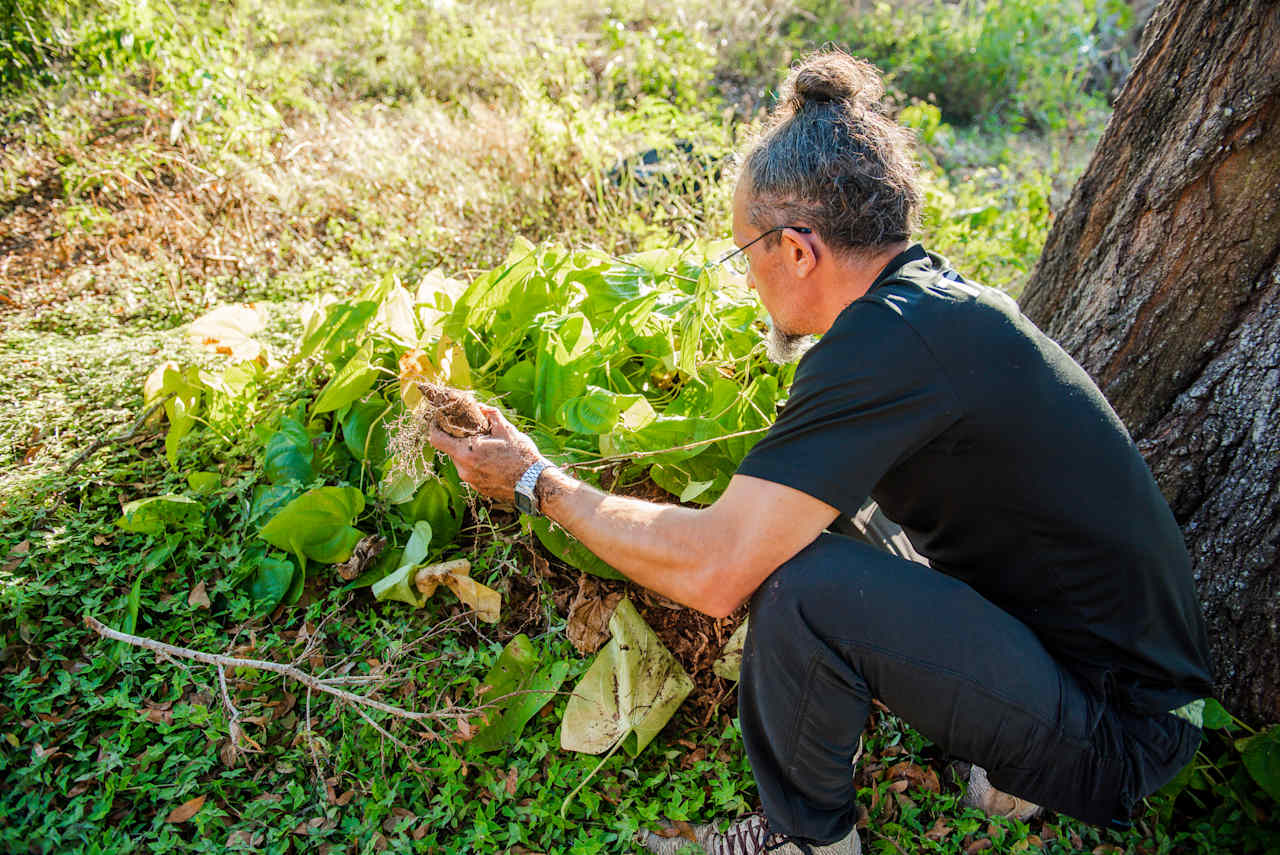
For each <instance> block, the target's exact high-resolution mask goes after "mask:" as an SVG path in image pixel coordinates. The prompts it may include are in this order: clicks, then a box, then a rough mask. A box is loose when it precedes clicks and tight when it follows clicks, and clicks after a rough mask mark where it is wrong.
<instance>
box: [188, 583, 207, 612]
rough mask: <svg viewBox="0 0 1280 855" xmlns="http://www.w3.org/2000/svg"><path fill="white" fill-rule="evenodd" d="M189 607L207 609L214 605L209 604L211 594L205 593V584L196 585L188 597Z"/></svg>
mask: <svg viewBox="0 0 1280 855" xmlns="http://www.w3.org/2000/svg"><path fill="white" fill-rule="evenodd" d="M187 605H189V606H191V607H192V608H195V609H207V608H209V606H210V605H212V603H210V602H209V594H208V592H206V591H205V587H204V582H203V581H200V582H197V583H196V586H195V587H194V588H192V589H191V593H190V594H188V595H187Z"/></svg>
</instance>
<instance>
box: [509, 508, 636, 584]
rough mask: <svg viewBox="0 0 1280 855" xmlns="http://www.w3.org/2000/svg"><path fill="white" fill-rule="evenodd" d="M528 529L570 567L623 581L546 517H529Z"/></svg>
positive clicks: (605, 563) (593, 554)
mask: <svg viewBox="0 0 1280 855" xmlns="http://www.w3.org/2000/svg"><path fill="white" fill-rule="evenodd" d="M529 527H530V528H531V529H533V533H534V534H535V535H537V538H538V540H539V541H540V542H541V543H542V545H543V546H545V547H546V548H547V550H548V551H549V552H550V553H551V554H552V555H555V556H556V557H558V558H559V559H560V560H561V561H563V562H564V563H565V564H568V565H569V566H570V567H575V568H577V569H578V570H581V571H582V572H584V573H590V574H591V575H592V576H599V577H600V578H601V579H625V578H626V577H625V576H623V575H622V574H621V573H619V572H618V571H617V570H614V569H613V568H612V567H611V566H609V564H608V562H606V561H605V560H604V559H602V558H600V557H599V556H598V555H596V554H595V553H594V552H592V551H591V550H590V549H587V548H586V547H585V546H583V545H582V542H581V541H579V540H578V539H577V538H575V537H574V536H573V535H571V534H569V532H567V531H565V530H564V529H562V528H560V526H558V525H556V524H554V523H553V522H551V520H549V519H547V518H546V517H531V518H530V519H529Z"/></svg>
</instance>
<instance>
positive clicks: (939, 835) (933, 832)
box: [924, 816, 955, 841]
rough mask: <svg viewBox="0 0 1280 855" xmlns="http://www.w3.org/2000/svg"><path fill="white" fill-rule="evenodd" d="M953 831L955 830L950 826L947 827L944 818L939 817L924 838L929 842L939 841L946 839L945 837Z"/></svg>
mask: <svg viewBox="0 0 1280 855" xmlns="http://www.w3.org/2000/svg"><path fill="white" fill-rule="evenodd" d="M954 830H955V829H953V828H952V827H951V826H949V825H947V820H946V818H945V817H941V816H940V817H938V818H937V819H936V820H934V822H933V827H932V828H930V829H929V830H928V831H926V832H925V833H924V836H925V837H926V838H928V839H929V840H933V841H940V840H944V839H946V837H947V836H948V835H949V834H951V832H952V831H954Z"/></svg>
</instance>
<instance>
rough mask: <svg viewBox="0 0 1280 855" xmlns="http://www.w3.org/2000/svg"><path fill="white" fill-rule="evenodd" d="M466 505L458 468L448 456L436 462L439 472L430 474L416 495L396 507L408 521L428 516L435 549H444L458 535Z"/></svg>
mask: <svg viewBox="0 0 1280 855" xmlns="http://www.w3.org/2000/svg"><path fill="white" fill-rule="evenodd" d="M442 456H443V455H442ZM465 508H466V500H465V499H464V497H463V492H462V482H461V481H460V480H459V479H458V470H457V469H455V468H454V467H453V462H452V461H449V460H448V458H445V462H442V463H438V464H436V476H435V477H433V478H427V480H426V481H424V482H423V483H422V486H420V487H419V488H418V491H417V492H416V493H415V494H414V495H413V498H412V499H410V500H409V501H408V502H404V503H402V504H397V505H396V511H397V512H398V513H399V514H400V516H401V517H402V518H403V519H404V521H405V522H408V523H416V522H418V521H419V520H425V521H427V522H429V523H430V524H431V530H432V532H433V533H434V534H433V540H432V548H434V549H443V548H444V547H446V546H448V545H449V544H450V543H452V542H453V539H454V538H455V537H457V536H458V530H459V529H461V528H462V516H463V512H464V510H465Z"/></svg>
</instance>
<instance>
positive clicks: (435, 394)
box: [413, 383, 489, 437]
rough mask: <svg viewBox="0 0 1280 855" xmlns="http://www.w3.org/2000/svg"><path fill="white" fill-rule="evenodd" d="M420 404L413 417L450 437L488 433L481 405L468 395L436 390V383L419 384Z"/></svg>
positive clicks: (441, 387) (442, 389)
mask: <svg viewBox="0 0 1280 855" xmlns="http://www.w3.org/2000/svg"><path fill="white" fill-rule="evenodd" d="M418 391H419V392H421V393H422V403H420V404H419V405H418V408H417V409H416V410H414V411H413V414H414V415H415V416H417V417H418V418H420V419H422V420H423V421H425V422H426V424H427V427H428V429H430V426H431V425H433V424H434V425H439V426H440V429H441V430H442V431H444V432H445V433H447V434H449V435H450V436H456V437H466V436H476V435H477V434H482V433H488V432H489V419H488V418H486V417H485V414H484V413H483V412H481V410H480V405H479V404H477V403H476V399H475V398H474V397H472V396H471V394H470V393H468V392H461V391H459V390H457V389H451V388H449V387H448V386H437V385H436V384H435V383H418Z"/></svg>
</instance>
